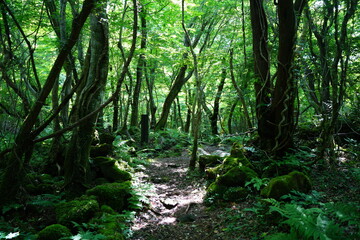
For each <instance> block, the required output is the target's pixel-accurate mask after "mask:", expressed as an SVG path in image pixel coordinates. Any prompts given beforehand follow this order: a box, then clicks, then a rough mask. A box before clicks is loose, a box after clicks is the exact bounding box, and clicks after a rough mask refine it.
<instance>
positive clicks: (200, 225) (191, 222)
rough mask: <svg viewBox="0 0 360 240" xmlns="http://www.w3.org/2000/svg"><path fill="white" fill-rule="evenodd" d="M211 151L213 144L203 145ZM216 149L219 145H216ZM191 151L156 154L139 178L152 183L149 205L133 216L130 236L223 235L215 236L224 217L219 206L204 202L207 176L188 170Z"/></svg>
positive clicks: (148, 239)
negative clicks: (162, 155) (157, 155)
mask: <svg viewBox="0 0 360 240" xmlns="http://www.w3.org/2000/svg"><path fill="white" fill-rule="evenodd" d="M205 149H206V151H209V152H212V151H213V150H214V147H206V148H205ZM217 149H219V148H217ZM189 161H190V155H189V153H188V152H187V151H184V152H183V153H182V155H181V156H178V157H168V158H156V159H154V161H152V162H151V164H150V165H149V166H147V168H146V170H144V172H142V173H140V175H139V178H140V179H141V181H142V182H148V183H151V184H153V186H154V188H155V189H154V194H152V195H153V196H150V208H149V209H148V210H147V211H145V212H141V213H140V214H139V215H138V216H137V217H136V219H135V222H134V225H133V227H132V231H133V232H134V235H133V237H132V238H131V239H133V240H165V239H172V240H177V239H181V240H186V239H197V240H202V239H207V240H208V239H209V240H211V239H214V240H215V239H225V238H222V237H220V236H217V235H218V234H215V233H218V230H217V228H219V227H221V226H220V223H221V222H223V221H222V220H221V218H224V216H223V215H222V212H221V210H220V209H212V210H211V211H209V210H208V209H207V207H206V206H204V203H203V198H204V195H205V193H206V191H205V184H206V180H205V179H204V178H203V177H202V176H199V174H197V175H196V172H189V171H188V165H189Z"/></svg>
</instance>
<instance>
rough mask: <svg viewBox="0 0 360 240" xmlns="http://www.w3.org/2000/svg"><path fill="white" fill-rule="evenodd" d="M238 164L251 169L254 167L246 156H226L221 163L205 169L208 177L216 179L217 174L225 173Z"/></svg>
mask: <svg viewBox="0 0 360 240" xmlns="http://www.w3.org/2000/svg"><path fill="white" fill-rule="evenodd" d="M238 166H245V167H248V168H251V169H252V168H253V166H252V164H251V163H250V161H249V160H248V159H247V158H246V157H242V158H236V157H226V158H225V159H224V160H223V162H222V164H221V165H218V166H216V167H214V168H209V169H207V170H206V171H205V172H206V177H207V178H208V179H215V178H216V177H217V176H219V175H222V174H225V173H226V172H227V171H229V170H230V169H232V168H234V167H238Z"/></svg>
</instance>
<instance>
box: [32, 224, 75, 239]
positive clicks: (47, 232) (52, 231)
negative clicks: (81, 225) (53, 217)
mask: <svg viewBox="0 0 360 240" xmlns="http://www.w3.org/2000/svg"><path fill="white" fill-rule="evenodd" d="M70 236H71V232H70V230H69V229H68V228H67V227H65V226H63V225H61V224H53V225H50V226H47V227H46V228H44V229H43V230H41V231H40V232H39V234H38V240H58V239H60V238H63V237H70Z"/></svg>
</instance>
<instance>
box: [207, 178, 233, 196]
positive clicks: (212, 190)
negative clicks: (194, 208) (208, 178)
mask: <svg viewBox="0 0 360 240" xmlns="http://www.w3.org/2000/svg"><path fill="white" fill-rule="evenodd" d="M227 190H228V187H226V186H224V185H221V184H219V183H218V182H213V183H211V184H210V185H209V186H208V188H207V189H206V196H205V198H210V197H211V198H215V199H222V198H223V195H224V193H225V192H226V191H227Z"/></svg>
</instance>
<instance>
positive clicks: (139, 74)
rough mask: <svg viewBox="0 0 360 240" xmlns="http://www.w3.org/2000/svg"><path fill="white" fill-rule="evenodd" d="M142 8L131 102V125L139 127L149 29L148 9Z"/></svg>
mask: <svg viewBox="0 0 360 240" xmlns="http://www.w3.org/2000/svg"><path fill="white" fill-rule="evenodd" d="M140 7H141V8H142V10H141V11H142V12H141V13H140V15H139V16H140V20H141V28H140V29H141V43H140V50H141V52H142V53H141V54H140V56H139V59H138V65H137V68H136V83H135V88H134V93H133V98H132V104H131V119H130V126H131V127H138V121H139V97H140V91H141V84H142V79H143V74H144V68H145V64H146V60H145V53H143V52H144V51H145V49H146V40H147V30H146V11H145V9H144V6H140Z"/></svg>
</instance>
